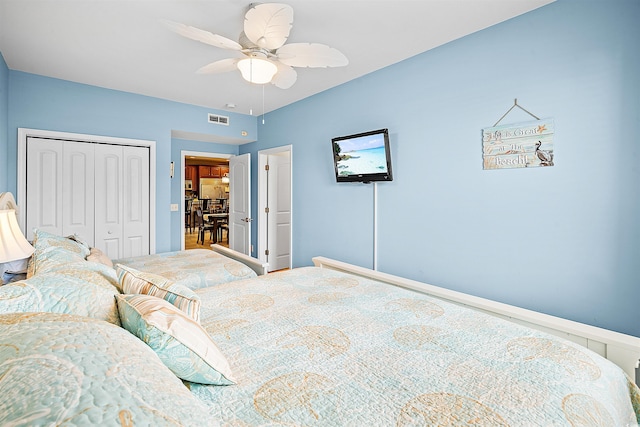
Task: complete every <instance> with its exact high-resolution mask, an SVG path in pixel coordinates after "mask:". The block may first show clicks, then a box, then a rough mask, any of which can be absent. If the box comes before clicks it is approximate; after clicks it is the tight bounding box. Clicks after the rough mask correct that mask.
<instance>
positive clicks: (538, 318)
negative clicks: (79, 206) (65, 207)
mask: <svg viewBox="0 0 640 427" xmlns="http://www.w3.org/2000/svg"><path fill="white" fill-rule="evenodd" d="M54 241H55V242H57V243H59V241H58V240H56V239H55V238H53V239H52V242H54ZM57 243H56V244H52V245H49V247H48V248H44V249H42V248H41V250H38V248H37V250H36V255H35V256H36V259H35V260H33V259H32V260H31V261H30V264H35V265H40V267H41V268H40V270H39V271H36V273H35V274H33V275H32V276H31V278H30V279H28V280H27V281H25V282H22V284H21V285H16V284H10V285H7V286H8V287H7V286H3V287H1V288H0V301H2V300H5V301H6V300H8V299H10V298H9V297H10V296H11V295H14V296H16V295H18V294H19V291H20V290H21V289H22V290H24V289H27V288H29V289H31V288H34V289H35V288H37V289H38V290H39V294H40V295H41V296H42V298H41V299H40V300H38V301H36V300H32V299H26V300H25V299H21V298H14V300H13V304H5V305H0V307H3V308H2V309H1V310H0V313H4V314H0V425H19V424H53V425H57V424H64V425H87V424H91V425H114V426H122V425H185V426H191V425H193V426H202V425H205V426H207V425H212V426H213V425H222V426H253V425H260V426H264V425H274V426H275V425H290V426H294V425H295V426H297V425H309V426H313V425H318V426H320V425H322V426H361V425H376V426H378V425H397V426H405V425H456V426H459V425H482V426H485V425H495V426H503V425H510V426H530V425H537V426H547V425H566V426H578V425H581V426H582V425H586V426H591V425H593V426H626V425H637V423H638V421H639V420H640V391H639V390H638V387H637V386H636V385H635V384H634V381H633V374H634V369H635V364H636V363H637V361H638V359H640V338H637V337H631V336H627V335H623V334H617V333H615V332H611V331H605V330H602V329H599V328H594V327H590V326H586V325H580V324H576V323H575V322H568V321H563V320H562V319H556V318H551V317H550V316H545V315H540V314H539V313H532V312H527V311H526V310H521V309H517V308H515V307H510V306H506V305H502V304H497V303H494V302H491V301H486V300H481V299H478V298H474V297H470V296H468V295H464V294H459V293H455V292H451V291H448V290H446V289H442V288H438V287H434V286H430V285H426V284H422V283H419V282H414V281H410V280H406V279H403V278H399V277H396V276H391V275H387V274H384V273H380V272H375V271H371V270H368V269H364V268H360V267H357V266H353V265H349V264H345V263H341V262H339V261H334V260H330V259H326V258H314V260H313V261H314V266H309V267H301V268H295V269H293V270H286V271H281V272H277V273H271V274H267V275H262V276H257V277H252V278H248V279H241V280H234V281H231V282H226V283H218V284H216V285H214V286H209V287H199V288H196V289H195V290H194V289H189V288H188V287H186V286H184V285H182V284H180V283H178V282H173V281H172V280H170V279H169V278H166V277H163V276H160V275H158V274H156V273H157V271H156V273H150V272H139V273H137V274H131V273H135V271H136V270H135V268H133V267H130V266H125V267H117V266H116V270H109V269H108V267H107V266H104V265H101V264H97V263H93V262H87V260H86V259H85V258H83V253H82V248H79V247H77V245H75V244H70V243H68V242H66V241H64V242H63V244H57ZM77 251H80V252H77ZM85 256H86V255H85ZM38 258H42V259H38ZM63 259H64V260H66V261H64V262H62V260H63ZM123 272H124V273H123ZM29 301H31V303H30V304H31V306H30V305H29V303H28V302H29ZM483 311H485V312H490V313H491V314H488V313H484V312H483ZM500 317H507V318H510V319H511V320H507V319H502V318H500ZM513 320H515V321H516V322H519V323H526V325H521V324H517V323H516V322H514V321H513ZM538 329H545V331H541V330H538ZM549 332H551V333H549ZM554 334H555V335H562V336H563V337H557V336H555V335H554ZM566 338H569V339H566ZM587 347H592V348H593V349H594V350H596V351H598V352H600V353H602V355H599V354H597V352H595V351H592V350H590V349H589V348H587ZM607 359H609V360H607Z"/></svg>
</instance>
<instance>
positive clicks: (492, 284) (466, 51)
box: [241, 0, 640, 336]
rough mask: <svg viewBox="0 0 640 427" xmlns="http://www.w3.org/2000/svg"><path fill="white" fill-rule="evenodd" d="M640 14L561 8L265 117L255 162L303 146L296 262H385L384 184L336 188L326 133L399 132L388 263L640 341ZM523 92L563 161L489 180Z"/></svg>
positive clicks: (387, 196)
mask: <svg viewBox="0 0 640 427" xmlns="http://www.w3.org/2000/svg"><path fill="white" fill-rule="evenodd" d="M639 19H640V2H638V1H637V0H627V1H625V0H615V1H604V0H602V1H591V0H589V1H584V0H580V1H577V0H559V1H558V2H556V3H553V4H551V5H548V6H545V7H543V8H540V9H538V10H535V11H533V12H531V13H528V14H525V15H523V16H520V17H517V18H515V19H512V20H509V21H507V22H505V23H502V24H500V25H497V26H494V27H491V28H488V29H486V30H484V31H481V32H479V33H476V34H473V35H470V36H468V37H465V38H463V39H459V40H457V41H454V42H452V43H449V44H447V45H445V46H442V47H440V48H437V49H434V50H432V51H429V52H426V53H424V54H422V55H419V56H416V57H414V58H411V59H409V60H406V61H404V62H402V63H399V64H396V65H394V66H391V67H388V68H386V69H383V70H381V71H379V72H375V73H372V74H369V75H367V76H365V77H363V78H360V79H358V80H355V81H352V82H350V83H347V84H344V85H342V86H340V87H337V88H334V89H333V90H329V91H326V92H323V93H321V94H318V95H316V96H313V97H311V98H307V99H305V100H302V101H300V102H298V103H296V104H293V105H291V106H288V107H285V108H282V109H280V110H277V111H275V112H272V113H270V114H268V115H267V116H266V124H265V125H262V124H259V125H258V132H259V135H260V138H259V142H258V143H254V144H249V145H247V146H243V147H242V148H241V151H247V152H251V153H252V155H253V154H254V153H256V152H257V151H258V150H260V149H265V148H270V147H274V146H281V145H286V144H292V145H293V182H294V184H293V194H294V196H293V197H294V205H293V224H294V227H293V236H294V237H293V239H294V247H293V251H294V264H295V265H296V266H300V265H308V264H310V262H311V257H312V256H314V255H324V256H329V257H333V258H337V259H341V260H344V261H348V262H352V263H356V264H360V265H363V266H367V267H370V266H371V265H372V251H373V249H372V237H373V225H372V217H373V187H372V185H362V184H337V183H335V178H334V177H333V175H332V174H333V170H332V159H331V147H330V140H331V137H334V136H339V135H344V134H350V133H355V132H360V131H367V130H372V129H377V128H381V127H388V128H389V129H390V134H391V152H392V157H393V168H394V181H393V182H391V183H380V184H379V185H378V221H379V224H378V227H379V228H378V231H379V242H378V244H379V257H378V263H379V265H378V267H379V270H381V271H384V272H388V273H392V274H398V275H401V276H406V277H409V278H413V279H417V280H421V281H425V282H428V283H432V284H435V285H440V286H445V287H447V288H451V289H455V290H459V291H463V292H467V293H470V294H474V295H479V296H482V297H487V298H491V299H495V300H498V301H502V302H506V303H510V304H515V305H518V306H522V307H526V308H530V309H533V310H537V311H541V312H544V313H549V314H552V315H558V316H562V317H566V318H569V319H573V320H576V321H580V322H585V323H588V324H592V325H597V326H601V327H605V328H609V329H613V330H616V331H620V332H624V333H628V334H632V335H636V336H640V310H638V292H639V291H640V286H639V284H640V262H639V261H640V259H639V258H638V256H639V254H640V220H639V218H640V193H639V191H638V183H640V168H639V167H638V163H639V160H640V159H639V148H640V143H639V142H638V141H639V139H638V130H639V129H640V120H639V117H640V105H639V104H640V79H638V76H640V59H639V55H638V52H639V51H638V41H640V25H638V20H639ZM328 72H330V71H328ZM299 78H300V79H304V78H305V76H304V74H302V73H301V75H300V77H299ZM514 98H518V102H519V104H521V105H522V106H524V107H525V108H527V109H528V110H529V111H531V112H533V113H534V114H536V115H538V116H540V117H543V118H544V117H553V118H554V120H555V136H554V144H555V146H554V149H555V160H556V165H555V166H554V167H549V168H533V169H511V170H494V171H484V170H482V151H481V129H482V128H483V127H488V126H491V125H493V124H494V123H495V122H496V121H497V120H498V119H499V118H500V116H501V115H502V114H503V113H505V112H506V110H507V109H509V108H510V107H511V106H512V105H513V101H514ZM529 119H531V117H529V116H527V115H526V114H524V113H512V114H510V115H509V116H507V119H505V121H503V123H510V122H518V121H522V120H529ZM254 164H255V162H254ZM254 175H255V173H254ZM253 205H254V206H256V203H255V201H254V203H253ZM256 214H257V213H254V216H255V215H256ZM254 240H255V238H254Z"/></svg>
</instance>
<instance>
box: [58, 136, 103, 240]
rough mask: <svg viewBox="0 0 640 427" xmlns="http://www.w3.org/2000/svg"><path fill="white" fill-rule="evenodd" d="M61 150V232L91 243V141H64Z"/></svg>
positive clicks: (92, 217)
mask: <svg viewBox="0 0 640 427" xmlns="http://www.w3.org/2000/svg"><path fill="white" fill-rule="evenodd" d="M63 151H64V152H63V161H62V164H63V174H62V180H63V183H62V188H63V191H62V235H63V236H69V235H71V234H76V235H78V236H80V238H82V240H84V241H85V242H87V244H89V246H94V229H95V206H94V203H95V199H94V196H95V188H94V173H93V170H94V162H95V160H94V157H95V144H87V143H84V142H76V141H66V142H65V144H64V150H63Z"/></svg>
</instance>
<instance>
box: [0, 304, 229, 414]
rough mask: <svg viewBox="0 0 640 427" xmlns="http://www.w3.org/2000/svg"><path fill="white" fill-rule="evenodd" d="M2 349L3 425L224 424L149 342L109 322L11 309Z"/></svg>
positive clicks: (2, 322)
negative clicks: (159, 357)
mask: <svg viewBox="0 0 640 427" xmlns="http://www.w3.org/2000/svg"><path fill="white" fill-rule="evenodd" d="M0 348H1V349H2V351H0V378H1V380H0V389H1V390H2V394H1V395H2V398H1V399H0V425H3V426H8V425H15V426H17V425H50V426H53V425H76V426H87V425H96V426H121V425H127V426H142V425H150V426H166V425H182V426H211V425H217V420H214V419H212V417H211V416H210V415H209V413H208V409H207V408H206V407H205V405H204V404H203V403H202V402H201V401H199V400H198V399H197V398H196V397H194V396H193V395H192V394H191V392H190V391H189V390H188V389H187V388H186V387H185V386H184V384H183V383H182V382H181V381H180V380H179V379H177V378H176V376H175V375H173V373H171V371H170V370H169V369H167V367H166V366H164V365H163V364H162V362H160V360H159V359H158V357H157V356H156V355H155V354H154V353H153V351H151V349H150V348H149V347H148V346H146V345H144V343H142V342H140V340H139V339H137V338H135V337H134V336H132V335H131V334H130V333H128V332H127V331H125V330H124V329H122V328H120V327H117V326H114V325H111V324H109V323H106V322H102V321H99V320H95V319H90V318H88V317H80V316H74V315H69V314H56V313H30V314H24V313H14V314H4V315H0Z"/></svg>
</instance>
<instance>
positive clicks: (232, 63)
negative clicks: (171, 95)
mask: <svg viewBox="0 0 640 427" xmlns="http://www.w3.org/2000/svg"><path fill="white" fill-rule="evenodd" d="M238 61H240V58H227V59H221V60H220V61H216V62H212V63H211V64H209V65H205V66H204V67H202V68H199V69H198V71H196V73H198V74H218V73H226V72H229V71H234V70H238Z"/></svg>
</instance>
